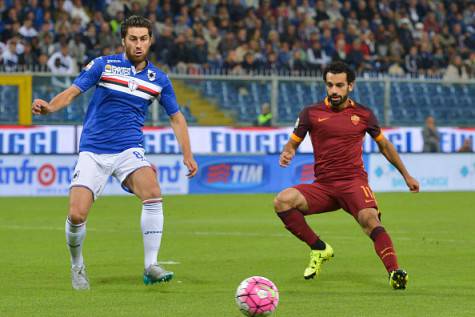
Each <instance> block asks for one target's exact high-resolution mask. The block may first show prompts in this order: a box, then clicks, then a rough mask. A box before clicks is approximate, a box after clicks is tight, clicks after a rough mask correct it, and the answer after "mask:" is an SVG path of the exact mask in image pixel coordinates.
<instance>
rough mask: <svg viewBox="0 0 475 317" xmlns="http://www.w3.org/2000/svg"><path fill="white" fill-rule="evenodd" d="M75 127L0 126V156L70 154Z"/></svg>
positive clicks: (73, 151)
mask: <svg viewBox="0 0 475 317" xmlns="http://www.w3.org/2000/svg"><path fill="white" fill-rule="evenodd" d="M76 142H77V139H76V127H75V126H54V125H51V126H31V127H24V126H0V154H57V153H59V154H61V153H65V154H71V153H75V151H76V147H75V144H76Z"/></svg>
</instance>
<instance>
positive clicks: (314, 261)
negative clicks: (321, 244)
mask: <svg viewBox="0 0 475 317" xmlns="http://www.w3.org/2000/svg"><path fill="white" fill-rule="evenodd" d="M333 256H334V254H333V248H332V247H331V246H330V245H329V244H328V243H326V247H325V250H312V251H310V263H309V264H308V267H307V268H306V269H305V271H304V272H303V277H304V278H305V279H306V280H308V279H311V278H314V277H315V276H318V275H319V274H320V271H321V270H322V263H323V262H325V261H328V260H330V259H331V258H332V257H333Z"/></svg>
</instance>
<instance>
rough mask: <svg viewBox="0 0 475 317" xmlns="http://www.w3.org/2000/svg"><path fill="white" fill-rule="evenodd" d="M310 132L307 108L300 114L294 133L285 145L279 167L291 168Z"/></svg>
mask: <svg viewBox="0 0 475 317" xmlns="http://www.w3.org/2000/svg"><path fill="white" fill-rule="evenodd" d="M309 130H310V123H309V119H308V108H305V109H304V110H302V111H301V112H300V113H299V117H298V119H297V121H296V122H295V126H294V131H293V132H292V134H290V138H289V141H287V143H286V144H285V145H284V149H283V150H282V153H281V154H280V156H279V165H280V166H281V167H287V166H289V164H290V162H291V161H292V159H293V158H294V156H295V152H296V151H297V149H298V147H299V145H300V143H302V141H303V139H304V138H305V135H306V134H307V132H308V131H309Z"/></svg>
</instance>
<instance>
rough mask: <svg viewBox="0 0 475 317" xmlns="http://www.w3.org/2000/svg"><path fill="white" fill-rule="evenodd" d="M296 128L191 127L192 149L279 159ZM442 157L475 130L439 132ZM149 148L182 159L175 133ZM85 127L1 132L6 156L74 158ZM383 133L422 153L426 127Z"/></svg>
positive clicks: (368, 144)
mask: <svg viewBox="0 0 475 317" xmlns="http://www.w3.org/2000/svg"><path fill="white" fill-rule="evenodd" d="M292 130H293V128H292V127H287V128H232V127H190V128H189V132H190V138H191V146H192V149H193V152H194V153H195V154H251V153H252V154H255V153H268V154H269V153H279V152H280V151H281V150H282V148H283V146H284V144H285V143H286V142H287V140H288V138H289V135H290V134H291V133H292ZM438 130H439V133H440V139H441V140H440V148H441V150H442V152H445V153H453V152H457V149H458V148H460V146H461V145H462V143H463V142H464V140H465V139H470V140H471V142H472V147H474V148H475V128H454V127H446V128H439V129H438ZM143 131H144V147H145V153H148V154H178V153H179V146H178V143H177V141H176V139H175V135H174V134H173V130H172V129H171V128H170V127H159V128H155V127H145V128H144V130H143ZM81 132H82V127H81V126H76V127H74V126H33V127H19V126H0V153H1V154H56V153H60V154H74V153H76V152H77V149H78V145H79V140H80V135H81ZM383 133H384V134H385V135H386V137H387V138H388V139H389V140H390V141H391V142H392V143H393V144H394V146H395V147H396V149H397V151H398V152H400V153H414V152H422V147H423V140H422V129H421V128H420V127H399V128H388V129H383ZM363 150H364V152H365V153H374V152H377V151H378V147H377V145H376V143H375V142H374V141H372V139H371V138H370V137H368V136H367V137H366V138H365V142H364V145H363ZM299 151H300V152H302V153H311V152H312V145H311V143H310V140H309V138H308V137H306V138H305V139H304V141H303V143H302V144H301V145H300V147H299Z"/></svg>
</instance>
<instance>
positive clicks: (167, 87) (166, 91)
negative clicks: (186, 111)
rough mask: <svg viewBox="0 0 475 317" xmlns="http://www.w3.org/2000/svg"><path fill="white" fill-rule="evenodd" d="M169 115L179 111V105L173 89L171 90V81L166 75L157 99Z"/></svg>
mask: <svg viewBox="0 0 475 317" xmlns="http://www.w3.org/2000/svg"><path fill="white" fill-rule="evenodd" d="M158 102H159V103H160V104H161V105H162V106H163V108H165V111H166V112H167V114H168V115H169V116H171V115H174V114H175V113H177V112H178V111H180V107H179V106H178V103H177V101H176V96H175V91H174V90H173V86H172V82H171V81H170V79H169V78H168V76H166V80H165V84H164V86H163V88H162V91H161V93H160V100H159V101H158Z"/></svg>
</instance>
